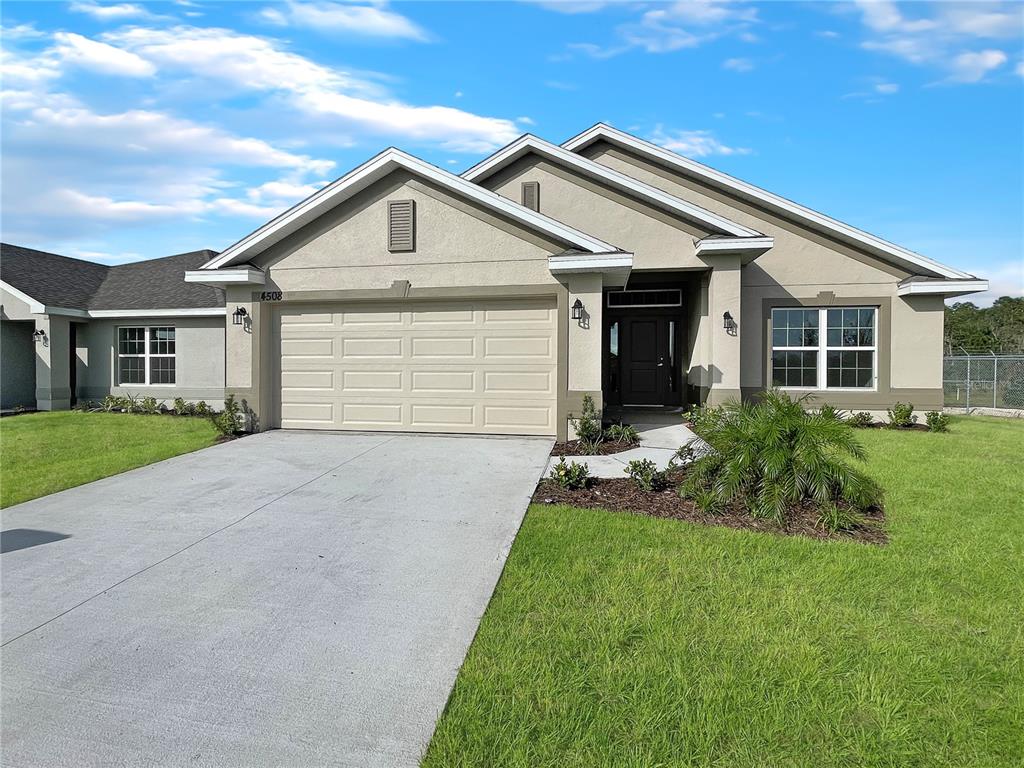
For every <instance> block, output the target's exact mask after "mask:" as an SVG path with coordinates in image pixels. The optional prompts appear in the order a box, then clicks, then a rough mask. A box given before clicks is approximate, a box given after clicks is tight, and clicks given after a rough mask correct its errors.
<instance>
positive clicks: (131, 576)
mask: <svg viewBox="0 0 1024 768" xmlns="http://www.w3.org/2000/svg"><path fill="white" fill-rule="evenodd" d="M397 437H398V436H397V435H396V436H395V437H390V438H388V439H387V440H384V441H382V442H380V443H377V444H376V445H373V446H371V447H369V448H367V449H366V450H365V451H362V452H361V453H357V454H356V455H355V456H353V457H351V458H349V459H345V461H343V462H341V464H338V465H337V466H336V467H331V468H330V469H327V470H324V471H323V472H321V473H320V474H319V475H317V476H316V477H314V478H311V479H309V480H307V481H306V482H304V483H300V484H299V485H297V486H295V487H294V488H291V489H289V490H287V491H285V492H284V493H282V494H281V495H280V496H275V497H274V498H273V499H271V500H270V501H267V502H265V503H263V504H260V505H259V506H258V507H256V508H255V509H252V510H250V511H248V512H246V513H245V514H244V515H242V516H241V517H240V518H238V519H237V520H232V521H231V522H230V523H228V524H227V525H224V526H222V527H220V528H218V529H217V530H215V531H211V532H210V533H208V534H206V535H205V536H202V537H200V538H198V539H196V540H195V541H193V542H192V543H191V544H186V545H185V546H184V547H182V548H181V549H179V550H178V551H176V552H172V553H171V554H169V555H167V556H166V557H162V558H160V559H159V560H157V561H156V562H155V563H150V564H149V565H147V566H146V567H145V568H140V569H139V570H137V571H135V573H132V574H129V575H128V576H125V577H124V578H123V579H121V580H120V581H117V582H115V583H113V584H111V585H110V586H109V587H106V588H104V589H102V590H100V591H99V592H97V593H96V594H95V595H91V596H89V597H87V598H85V600H82V601H81V602H79V603H76V604H75V605H73V606H71V607H70V608H67V609H66V610H63V611H61V612H60V613H58V614H57V615H56V616H53V617H51V618H49V619H47V620H46V621H44V622H42V623H41V624H38V625H36V626H34V627H32V629H26V630H25V631H24V632H22V633H21V634H20V635H16V636H15V637H12V638H11V639H10V640H8V641H6V642H4V643H0V648H6V647H7V646H8V645H10V644H11V643H13V642H15V641H16V640H20V639H21V638H23V637H25V636H26V635H31V634H32V633H33V632H35V631H37V630H39V629H42V628H43V627H45V626H46V625H47V624H50V623H52V622H54V621H56V620H57V619H59V618H61V617H63V616H67V615H68V614H69V613H71V612H72V611H74V610H76V609H78V608H81V607H82V606H83V605H85V604H86V603H89V602H92V601H93V600H95V599H96V598H97V597H101V596H102V595H105V594H106V593H107V592H109V591H110V590H112V589H116V588H117V587H119V586H121V585H122V584H124V583H125V582H127V581H131V580H132V579H134V578H135V577H136V576H140V575H142V574H143V573H145V572H146V571H149V570H151V569H153V568H156V567H157V566H158V565H160V564H162V563H166V562H167V561H168V560H170V559H171V558H174V557H177V556H178V555H180V554H181V553H182V552H186V551H188V550H190V549H192V547H194V546H196V545H197V544H201V543H202V542H204V541H206V540H207V539H209V538H212V537H213V536H216V535H217V534H218V533H223V532H224V531H226V530H227V529H228V528H231V527H233V526H236V525H238V524H239V523H241V522H242V521H243V520H246V519H248V518H250V517H252V516H253V515H255V514H256V513H257V512H259V511H261V510H263V509H266V508H267V507H269V506H270V505H271V504H275V503H277V502H278V501H280V500H281V499H283V498H285V497H287V496H290V495H291V494H293V493H295V492H296V491H300V490H302V489H303V488H305V487H306V486H307V485H311V484H312V483H315V482H316V481H317V480H319V479H320V478H322V477H325V476H326V475H329V474H331V472H336V471H337V470H339V469H341V468H342V467H344V466H345V465H346V464H350V463H352V462H353V461H355V460H356V459H360V458H362V457H363V456H365V455H366V454H368V453H369V452H370V451H375V450H377V449H378V448H380V447H381V446H382V445H387V444H388V443H390V442H391V441H392V440H396V439H397Z"/></svg>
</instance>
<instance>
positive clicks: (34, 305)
mask: <svg viewBox="0 0 1024 768" xmlns="http://www.w3.org/2000/svg"><path fill="white" fill-rule="evenodd" d="M0 288H3V289H4V290H5V291H7V292H8V293H9V294H11V295H12V296H14V297H15V298H16V299H21V300H22V301H24V302H25V303H26V304H28V311H29V314H32V315H42V314H45V312H46V307H44V306H43V302H41V301H37V300H36V299H33V298H32V297H31V296H29V295H28V294H27V293H25V292H24V291H19V290H18V289H17V288H15V287H14V286H13V285H11V284H10V283H8V282H5V281H3V280H0Z"/></svg>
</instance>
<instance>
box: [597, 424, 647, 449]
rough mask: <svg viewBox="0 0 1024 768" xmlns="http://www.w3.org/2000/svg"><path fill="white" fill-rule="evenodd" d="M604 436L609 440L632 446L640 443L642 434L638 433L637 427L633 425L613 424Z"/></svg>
mask: <svg viewBox="0 0 1024 768" xmlns="http://www.w3.org/2000/svg"><path fill="white" fill-rule="evenodd" d="M604 436H605V437H606V438H607V439H608V440H615V441H618V442H620V443H629V444H630V445H635V444H636V443H639V442H640V433H639V432H637V431H636V427H634V426H633V425H632V424H612V425H611V426H610V427H608V429H606V430H605V431H604Z"/></svg>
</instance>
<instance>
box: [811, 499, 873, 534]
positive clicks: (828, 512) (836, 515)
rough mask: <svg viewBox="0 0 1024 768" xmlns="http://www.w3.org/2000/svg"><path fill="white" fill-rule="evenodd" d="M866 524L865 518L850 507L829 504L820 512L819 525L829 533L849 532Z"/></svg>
mask: <svg viewBox="0 0 1024 768" xmlns="http://www.w3.org/2000/svg"><path fill="white" fill-rule="evenodd" d="M863 522H864V516H863V515H861V514H860V513H859V512H855V511H854V510H852V509H850V508H849V507H841V506H839V505H838V504H834V503H828V504H825V505H824V506H822V507H821V510H820V511H819V512H818V525H819V526H820V527H821V528H822V529H824V530H826V531H828V532H829V533H838V532H839V531H849V530H850V529H851V528H856V527H857V526H858V525H861V524H862V523H863Z"/></svg>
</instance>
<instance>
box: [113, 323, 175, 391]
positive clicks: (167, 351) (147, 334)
mask: <svg viewBox="0 0 1024 768" xmlns="http://www.w3.org/2000/svg"><path fill="white" fill-rule="evenodd" d="M174 372H175V365H174V328H173V327H170V326H133V327H122V328H118V329H117V383H118V384H120V385H121V386H124V385H125V384H174Z"/></svg>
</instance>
